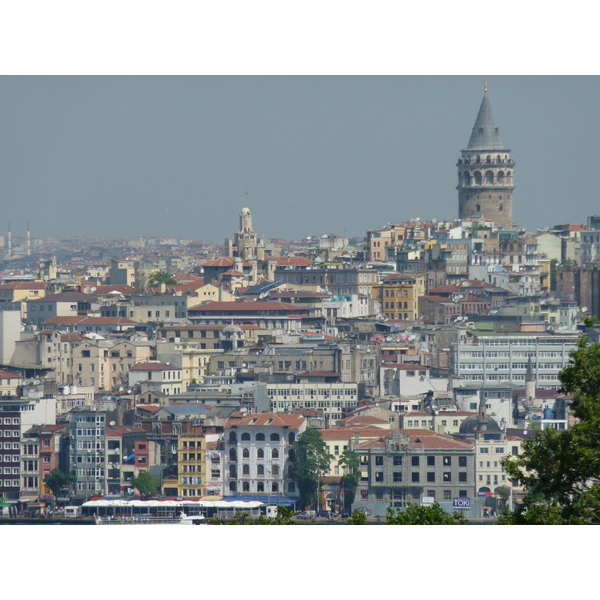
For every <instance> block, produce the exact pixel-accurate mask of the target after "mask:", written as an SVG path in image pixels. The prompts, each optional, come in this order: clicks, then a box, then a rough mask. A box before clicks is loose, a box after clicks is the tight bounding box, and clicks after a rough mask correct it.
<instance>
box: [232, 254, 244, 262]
mask: <svg viewBox="0 0 600 600" xmlns="http://www.w3.org/2000/svg"><path fill="white" fill-rule="evenodd" d="M233 262H234V263H241V262H242V259H241V258H240V257H239V256H236V257H235V258H234V259H233Z"/></svg>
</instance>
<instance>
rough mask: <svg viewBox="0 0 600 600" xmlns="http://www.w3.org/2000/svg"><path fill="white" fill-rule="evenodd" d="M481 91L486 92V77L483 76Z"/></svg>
mask: <svg viewBox="0 0 600 600" xmlns="http://www.w3.org/2000/svg"><path fill="white" fill-rule="evenodd" d="M483 93H484V94H487V77H484V78H483Z"/></svg>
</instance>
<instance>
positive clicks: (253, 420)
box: [225, 413, 305, 429]
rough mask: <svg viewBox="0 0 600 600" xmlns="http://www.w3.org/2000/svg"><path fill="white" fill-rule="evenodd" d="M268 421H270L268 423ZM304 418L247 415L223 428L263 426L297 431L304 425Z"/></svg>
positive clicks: (282, 415)
mask: <svg viewBox="0 0 600 600" xmlns="http://www.w3.org/2000/svg"><path fill="white" fill-rule="evenodd" d="M269 420H272V421H271V422H270V423H269V422H268V421H269ZM304 421H305V419H304V417H299V416H295V415H288V414H283V413H260V414H252V415H248V416H247V417H246V418H244V419H240V420H235V421H231V422H228V423H227V425H226V426H225V427H228V428H229V427H232V426H244V425H250V426H255V427H263V426H270V425H272V426H274V427H277V426H279V427H281V426H288V427H290V428H292V429H298V428H299V427H301V425H302V424H303V423H304Z"/></svg>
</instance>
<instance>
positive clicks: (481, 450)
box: [479, 448, 490, 454]
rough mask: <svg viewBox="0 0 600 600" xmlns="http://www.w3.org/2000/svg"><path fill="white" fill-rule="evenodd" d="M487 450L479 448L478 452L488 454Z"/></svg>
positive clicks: (488, 450)
mask: <svg viewBox="0 0 600 600" xmlns="http://www.w3.org/2000/svg"><path fill="white" fill-rule="evenodd" d="M489 452H490V449H489V448H479V453H480V454H489Z"/></svg>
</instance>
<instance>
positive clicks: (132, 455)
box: [125, 452, 135, 462]
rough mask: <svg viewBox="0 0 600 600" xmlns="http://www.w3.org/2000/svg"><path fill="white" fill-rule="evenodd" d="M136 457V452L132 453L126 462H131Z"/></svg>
mask: <svg viewBox="0 0 600 600" xmlns="http://www.w3.org/2000/svg"><path fill="white" fill-rule="evenodd" d="M134 458H135V452H134V453H133V454H130V455H129V456H128V457H127V458H126V459H125V462H129V461H130V460H133V459H134Z"/></svg>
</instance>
